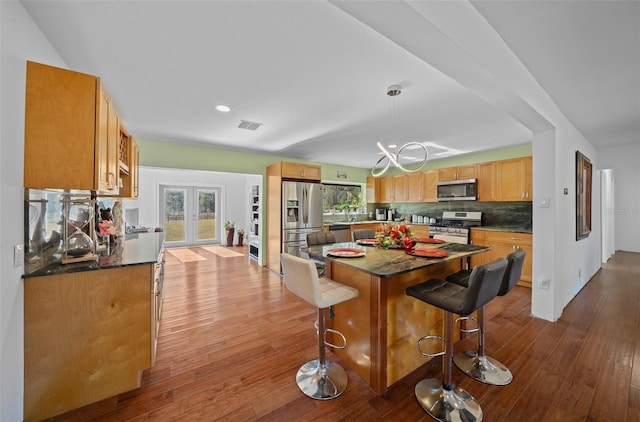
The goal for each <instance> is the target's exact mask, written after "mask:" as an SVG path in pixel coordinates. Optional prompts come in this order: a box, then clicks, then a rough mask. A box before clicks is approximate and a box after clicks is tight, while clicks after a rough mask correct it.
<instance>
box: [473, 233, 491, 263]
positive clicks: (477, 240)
mask: <svg viewBox="0 0 640 422" xmlns="http://www.w3.org/2000/svg"><path fill="white" fill-rule="evenodd" d="M469 237H470V242H471V244H472V245H481V246H486V243H485V238H484V231H482V230H473V229H471V230H470V234H469ZM488 254H489V253H488V252H483V253H478V254H475V255H471V258H470V261H471V268H474V267H476V266H478V265H481V264H485V263H486V262H487V256H488Z"/></svg>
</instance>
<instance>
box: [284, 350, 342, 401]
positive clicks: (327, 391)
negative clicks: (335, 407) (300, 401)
mask: <svg viewBox="0 0 640 422" xmlns="http://www.w3.org/2000/svg"><path fill="white" fill-rule="evenodd" d="M348 382H349V378H348V376H347V372H346V371H345V370H344V368H342V367H341V366H340V365H338V364H337V363H334V362H330V361H325V364H324V368H321V367H320V363H319V361H318V359H315V360H312V361H309V362H307V363H305V364H304V365H302V366H301V367H300V369H298V373H297V374H296V383H297V384H298V387H299V388H300V390H301V391H302V392H303V393H304V394H305V395H306V396H308V397H311V398H312V399H316V400H331V399H335V398H336V397H338V396H339V395H340V394H342V393H343V392H344V390H345V389H346V388H347V383H348Z"/></svg>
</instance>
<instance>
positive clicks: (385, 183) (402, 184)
mask: <svg viewBox="0 0 640 422" xmlns="http://www.w3.org/2000/svg"><path fill="white" fill-rule="evenodd" d="M379 179H380V182H379V183H380V195H379V197H378V199H379V200H380V202H383V203H391V202H407V198H408V191H407V187H408V177H407V176H406V175H404V174H402V175H395V176H385V177H380V178H379Z"/></svg>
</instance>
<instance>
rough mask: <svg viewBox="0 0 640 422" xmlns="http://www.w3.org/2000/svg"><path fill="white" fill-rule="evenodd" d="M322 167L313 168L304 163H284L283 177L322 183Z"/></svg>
mask: <svg viewBox="0 0 640 422" xmlns="http://www.w3.org/2000/svg"><path fill="white" fill-rule="evenodd" d="M320 173H321V169H320V166H313V165H309V164H302V163H290V162H283V163H282V177H283V178H291V179H304V180H313V181H318V182H319V181H320V178H321V177H320V176H321V174H320Z"/></svg>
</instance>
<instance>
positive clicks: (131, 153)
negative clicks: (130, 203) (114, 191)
mask: <svg viewBox="0 0 640 422" xmlns="http://www.w3.org/2000/svg"><path fill="white" fill-rule="evenodd" d="M119 150H120V152H119V156H120V158H119V180H120V192H119V193H118V196H119V197H122V198H137V197H138V180H139V173H140V148H139V147H138V143H137V142H136V141H135V139H133V137H131V136H130V135H129V134H128V133H126V132H124V131H123V129H122V128H121V130H120V142H119ZM123 150H124V151H126V152H124V151H123Z"/></svg>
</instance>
